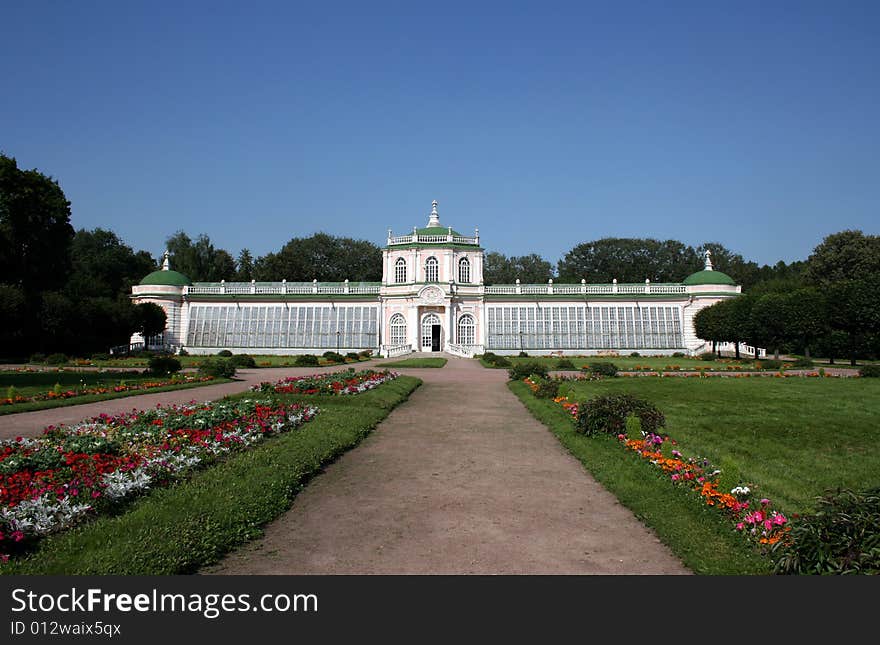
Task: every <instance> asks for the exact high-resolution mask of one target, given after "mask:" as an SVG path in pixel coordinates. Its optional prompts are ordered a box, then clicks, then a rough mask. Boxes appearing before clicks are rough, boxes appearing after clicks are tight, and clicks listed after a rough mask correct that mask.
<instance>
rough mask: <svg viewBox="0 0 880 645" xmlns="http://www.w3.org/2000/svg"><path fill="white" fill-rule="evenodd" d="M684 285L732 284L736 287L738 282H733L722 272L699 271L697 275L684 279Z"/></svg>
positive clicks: (693, 274)
mask: <svg viewBox="0 0 880 645" xmlns="http://www.w3.org/2000/svg"><path fill="white" fill-rule="evenodd" d="M682 284H692V285H693V284H730V285H735V284H736V282H734V281H733V278H731V277H730V276H729V275H727V274H726V273H722V272H721V271H712V270H710V269H703V270H702V271H697V272H696V273H692V274H691V275H689V276H688V277H686V278H685V279H684V282H683V283H682Z"/></svg>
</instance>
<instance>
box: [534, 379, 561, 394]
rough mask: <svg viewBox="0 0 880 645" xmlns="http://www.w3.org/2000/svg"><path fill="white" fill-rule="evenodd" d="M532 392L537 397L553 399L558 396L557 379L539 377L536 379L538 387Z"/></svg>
mask: <svg viewBox="0 0 880 645" xmlns="http://www.w3.org/2000/svg"><path fill="white" fill-rule="evenodd" d="M534 393H535V396H536V397H538V398H539V399H555V398H556V397H557V396H559V381H555V380H553V379H541V380H540V381H538V387H537V389H536V390H535V391H534Z"/></svg>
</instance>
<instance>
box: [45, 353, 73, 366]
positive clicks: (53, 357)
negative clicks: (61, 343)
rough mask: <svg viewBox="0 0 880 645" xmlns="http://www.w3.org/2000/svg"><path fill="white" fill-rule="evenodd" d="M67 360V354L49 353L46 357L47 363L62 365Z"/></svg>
mask: <svg viewBox="0 0 880 645" xmlns="http://www.w3.org/2000/svg"><path fill="white" fill-rule="evenodd" d="M67 361H68V358H67V354H61V353H56V354H49V355H48V356H47V357H46V364H47V365H64V364H65V363H66V362H67Z"/></svg>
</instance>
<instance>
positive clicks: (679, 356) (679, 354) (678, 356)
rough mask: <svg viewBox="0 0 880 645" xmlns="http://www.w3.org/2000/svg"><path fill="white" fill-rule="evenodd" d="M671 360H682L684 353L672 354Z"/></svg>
mask: <svg viewBox="0 0 880 645" xmlns="http://www.w3.org/2000/svg"><path fill="white" fill-rule="evenodd" d="M672 358H684V352H674V353H673V354H672Z"/></svg>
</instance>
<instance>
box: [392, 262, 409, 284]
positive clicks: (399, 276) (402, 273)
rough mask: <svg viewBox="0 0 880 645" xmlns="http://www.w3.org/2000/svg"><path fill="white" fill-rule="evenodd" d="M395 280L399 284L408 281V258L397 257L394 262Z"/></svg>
mask: <svg viewBox="0 0 880 645" xmlns="http://www.w3.org/2000/svg"><path fill="white" fill-rule="evenodd" d="M394 281H395V282H397V283H398V284H401V283H404V282H406V260H404V259H403V258H397V262H395V263H394Z"/></svg>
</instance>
